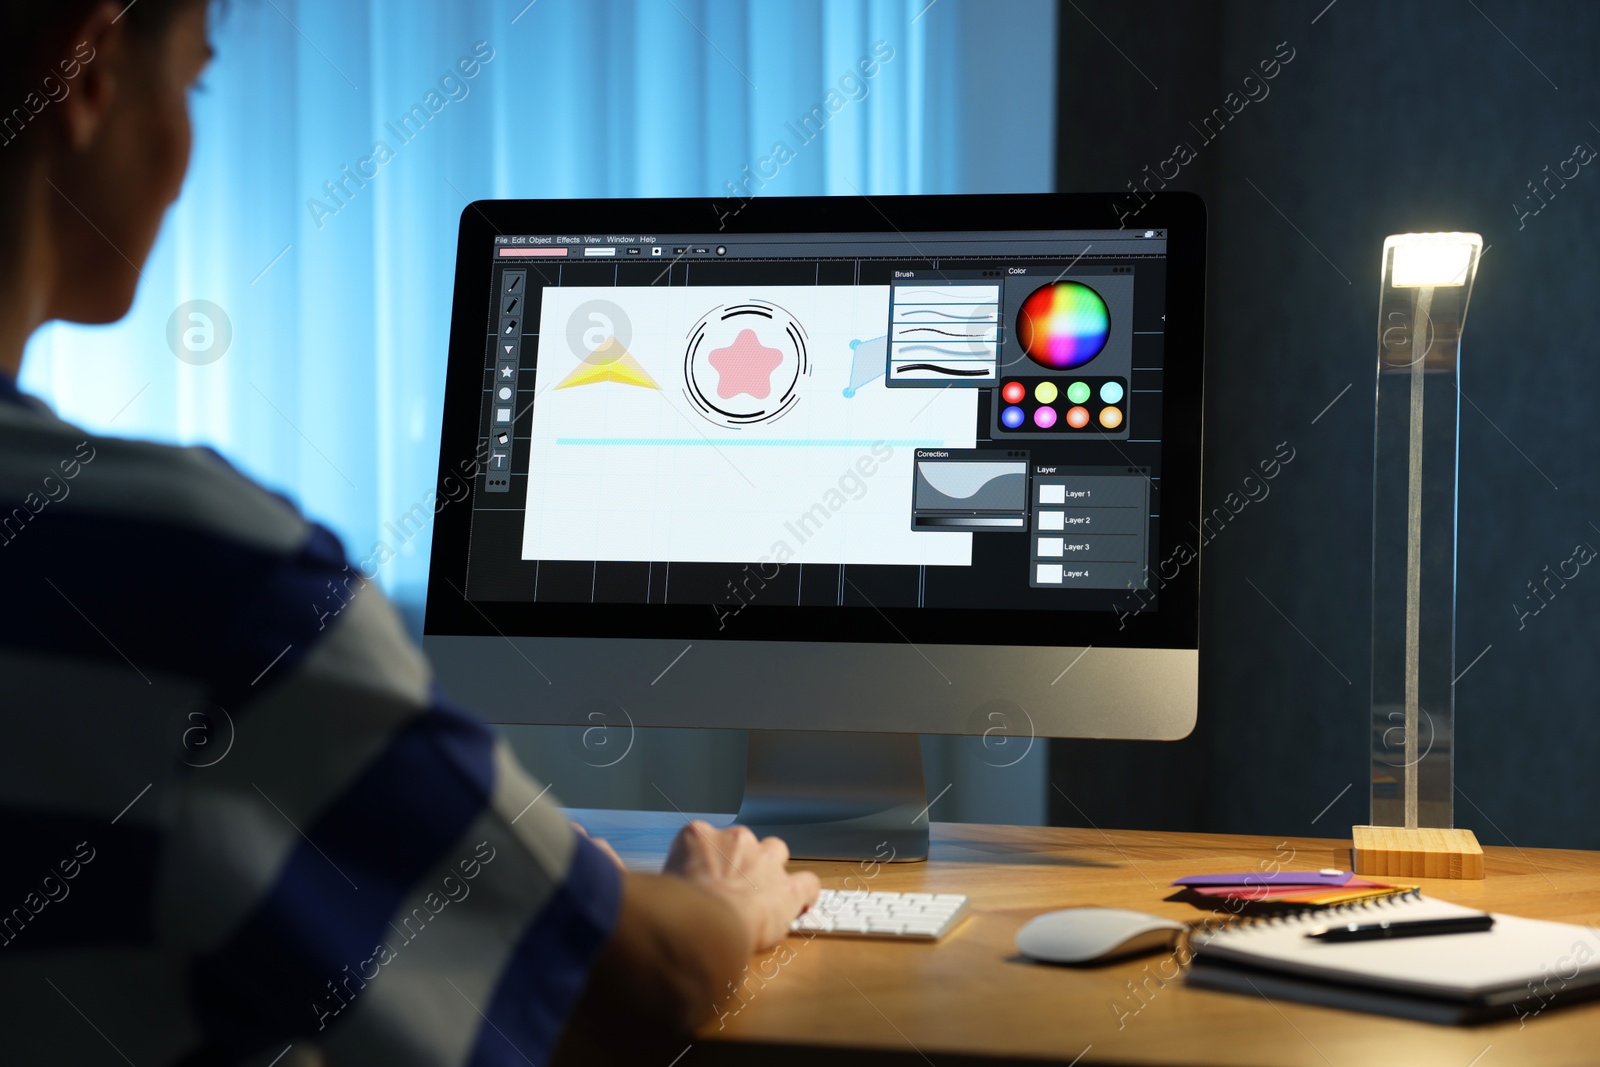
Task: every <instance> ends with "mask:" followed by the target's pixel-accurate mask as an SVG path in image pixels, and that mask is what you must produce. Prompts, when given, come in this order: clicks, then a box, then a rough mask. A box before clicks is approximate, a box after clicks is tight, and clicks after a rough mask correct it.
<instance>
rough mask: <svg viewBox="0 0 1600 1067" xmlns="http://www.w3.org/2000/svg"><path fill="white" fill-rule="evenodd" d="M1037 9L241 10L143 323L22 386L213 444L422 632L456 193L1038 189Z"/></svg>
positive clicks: (559, 0) (37, 371)
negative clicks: (374, 560) (818, 114)
mask: <svg viewBox="0 0 1600 1067" xmlns="http://www.w3.org/2000/svg"><path fill="white" fill-rule="evenodd" d="M1054 10H1055V5H1054V4H1053V3H1052V2H1051V0H932V2H930V0H533V2H531V3H530V2H528V0H453V2H450V3H442V2H433V3H428V2H424V0H337V2H331V3H330V2H327V0H231V2H230V3H228V4H226V5H225V7H224V10H223V11H222V12H221V14H220V15H219V17H218V20H217V22H216V25H215V29H214V39H215V44H216V47H217V53H218V57H217V60H216V62H215V63H214V65H213V68H212V70H211V71H210V72H209V73H208V74H207V75H206V78H205V84H204V86H203V88H202V89H201V90H199V91H198V92H197V93H196V95H195V96H194V99H193V105H194V106H193V111H194V118H195V128H196V140H195V151H194V157H193V161H192V165H191V168H190V173H189V178H188V182H187V185H186V186H185V189H184V192H183V195H182V197H181V198H180V200H179V201H178V202H177V203H176V204H175V205H174V207H173V208H172V211H171V215H170V217H169V219H168V222H167V226H166V228H165V230H164V232H163V235H162V237H161V240H160V241H159V243H158V244H157V246H156V248H155V250H154V252H153V254H152V256H151V258H150V261H149V263H148V264H147V265H146V267H145V269H144V282H143V284H142V286H141V287H140V290H139V296H138V300H137V303H136V305H135V307H134V309H133V312H132V313H131V314H130V315H129V316H128V317H127V318H126V319H125V320H124V321H122V322H121V323H118V324H116V325H114V326H110V327H103V328H83V327H73V326H65V325H55V326H51V327H48V328H46V329H45V330H43V331H41V332H40V333H39V335H37V336H36V338H35V339H34V340H33V342H32V343H31V344H30V346H29V349H28V352H27V355H26V359H25V361H24V365H23V374H22V381H21V385H22V387H23V389H24V390H26V391H29V392H33V393H35V394H37V395H40V396H42V397H44V398H45V399H47V400H48V401H50V402H51V403H52V404H53V405H54V406H55V407H56V409H57V411H58V412H59V413H60V414H61V415H62V416H63V417H64V418H67V419H69V420H73V421H76V422H79V423H82V424H84V425H86V426H88V427H90V428H91V429H93V430H96V431H99V432H103V433H111V434H120V435H126V436H137V437H145V438H154V439H158V440H165V441H172V442H179V443H204V444H209V445H211V446H213V447H215V448H216V449H217V450H218V451H220V452H221V453H222V454H224V455H225V456H227V457H228V458H229V459H230V460H232V461H233V462H234V463H235V464H237V465H238V466H240V467H241V468H242V469H244V470H245V471H246V472H247V473H249V474H251V475H252V476H254V477H256V478H258V479H260V480H261V481H263V482H265V483H266V484H268V485H270V486H272V487H274V488H277V489H279V490H281V491H283V492H286V493H287V494H288V495H289V496H291V497H292V498H294V499H295V500H296V501H297V502H298V503H300V505H301V506H302V507H303V508H304V509H305V510H306V511H307V513H308V514H310V515H311V516H312V517H314V518H316V519H318V520H320V521H322V522H324V523H327V524H328V525H329V526H331V527H332V528H333V529H334V530H335V531H336V532H337V533H338V534H339V535H340V536H341V537H342V538H343V540H344V542H345V546H346V549H347V550H348V551H349V552H350V554H351V555H352V556H354V557H356V558H362V557H366V556H368V555H370V554H371V549H372V547H373V546H374V544H375V543H376V542H377V541H378V540H379V539H380V538H382V539H383V540H385V541H386V542H387V543H388V544H389V545H390V547H391V548H392V549H394V550H396V551H397V553H398V554H397V556H396V557H395V558H394V559H393V560H391V561H390V562H389V563H388V564H386V565H385V566H384V568H383V569H382V570H381V571H380V573H379V576H378V578H379V581H380V582H381V583H382V584H383V585H384V586H385V587H386V588H387V589H388V591H389V592H390V594H391V595H392V596H394V597H395V598H396V600H398V601H399V602H400V603H401V605H402V607H403V608H407V609H408V613H409V614H410V615H411V616H412V618H413V620H414V619H415V616H416V613H417V610H418V608H419V607H420V604H421V601H422V599H423V593H424V588H425V584H426V580H427V561H428V549H429V538H430V534H431V530H421V531H417V530H415V528H414V526H413V525H411V524H409V523H402V522H401V521H400V520H401V517H402V516H406V515H408V514H409V513H410V512H411V511H412V508H413V505H416V504H418V503H420V502H423V501H424V500H425V499H426V497H427V495H428V493H429V491H430V490H431V488H432V487H433V485H434V483H435V480H436V477H437V464H438V433H439V422H440V408H441V404H442V397H443V378H444V369H445V361H446V343H447V331H448V327H449V316H450V306H451V286H452V281H453V270H454V258H455V250H456V230H457V222H458V218H459V215H460V213H461V211H462V210H463V209H464V208H465V207H466V205H467V204H468V203H469V202H470V201H472V200H475V199H480V198H507V197H519V198H520V197H627V196H717V195H727V194H728V193H729V191H730V188H731V189H733V190H735V191H738V192H740V194H741V195H746V194H748V193H749V192H756V193H758V194H760V195H811V194H843V195H852V194H857V193H864V194H867V195H878V194H896V193H924V192H926V193H949V192H1010V191H1016V192H1027V191H1042V190H1046V189H1048V188H1049V187H1050V177H1051V166H1052V152H1053V146H1052V143H1051V136H1050V134H1049V131H1050V130H1052V129H1053V127H1054V118H1053V116H1054V100H1055V85H1054V50H1055V31H1054V22H1055V18H1054ZM874 60H876V64H875V68H876V69H874V70H873V73H872V74H871V76H866V75H864V74H863V73H862V69H863V68H862V67H861V63H862V62H863V61H867V63H868V66H869V67H872V66H873V65H874V64H873V62H872V61H874ZM830 94H833V96H832V97H831V100H832V102H833V103H836V104H838V105H839V106H838V107H837V109H834V108H832V107H829V103H830ZM819 105H820V106H823V107H824V108H825V109H826V110H828V112H829V114H830V118H829V120H828V122H827V124H826V126H825V127H824V128H823V129H822V130H821V131H820V132H818V131H815V130H814V129H812V128H810V127H807V126H806V125H805V124H804V123H803V121H802V120H803V118H804V117H805V116H807V115H808V114H810V113H811V112H812V110H813V109H814V108H816V107H818V106H819ZM779 142H783V143H784V144H785V145H786V146H787V147H788V149H789V151H788V152H787V153H781V154H777V155H779V156H780V157H781V158H782V162H781V163H777V162H774V161H773V157H774V155H775V152H774V149H775V147H776V145H777V144H778V143H779ZM79 251H81V252H82V253H83V254H86V255H101V254H105V255H115V254H117V253H116V252H115V251H114V250H112V249H110V248H93V247H91V248H85V249H81V250H79ZM424 510H426V509H424ZM397 530H398V531H400V535H399V536H397V535H396V532H395V531H397Z"/></svg>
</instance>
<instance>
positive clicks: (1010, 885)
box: [572, 811, 1600, 1067]
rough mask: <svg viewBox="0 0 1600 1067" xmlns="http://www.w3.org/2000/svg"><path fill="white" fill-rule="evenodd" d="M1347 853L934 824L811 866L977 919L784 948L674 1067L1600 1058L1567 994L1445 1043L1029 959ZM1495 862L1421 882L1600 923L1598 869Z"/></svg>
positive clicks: (1592, 1028)
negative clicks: (1229, 875) (1040, 945)
mask: <svg viewBox="0 0 1600 1067" xmlns="http://www.w3.org/2000/svg"><path fill="white" fill-rule="evenodd" d="M572 815H573V817H574V818H575V819H577V820H578V821H579V822H581V823H583V824H584V826H586V827H587V828H588V829H589V831H590V832H591V833H593V834H594V835H595V836H599V837H605V838H607V839H609V840H610V841H611V843H612V845H613V846H615V847H616V849H617V851H618V853H619V854H621V856H622V857H623V859H624V861H625V862H627V863H628V864H629V866H637V867H640V868H648V869H655V868H658V867H659V866H660V863H661V859H662V857H664V856H665V854H666V850H667V845H668V843H669V841H670V840H671V836H672V834H673V833H675V832H676V831H677V829H678V828H679V827H680V826H682V824H683V821H684V820H683V818H682V817H681V816H679V815H677V814H675V813H670V812H669V813H656V812H614V811H575V812H572ZM706 818H709V819H710V820H711V821H712V822H715V823H718V824H724V823H726V822H728V821H729V818H728V817H727V816H706ZM1349 848H1350V843H1349V842H1348V841H1337V840H1332V839H1326V838H1303V837H1295V838H1287V839H1285V838H1271V837H1236V836H1230V835H1225V834H1178V833H1148V832H1137V831H1117V830H1110V831H1105V832H1102V831H1099V830H1093V829H1077V828H1064V827H1025V826H982V825H969V824H957V823H934V824H933V827H932V856H931V859H930V861H929V862H927V863H907V864H885V865H881V866H878V867H876V868H875V869H873V868H867V869H863V868H862V867H861V866H859V865H857V864H854V863H813V862H810V861H803V862H797V863H796V864H795V865H794V866H795V867H797V868H800V867H804V868H810V869H812V870H815V871H816V872H817V873H818V874H819V875H820V876H821V878H822V884H823V886H824V888H867V889H873V890H889V891H896V892H927V893H965V894H967V895H968V896H969V897H971V898H972V916H971V918H969V919H968V920H966V921H965V922H964V923H963V924H962V925H961V926H959V927H957V929H956V930H955V931H954V932H952V933H951V934H950V935H949V936H948V937H947V938H946V939H945V940H944V941H943V942H941V943H940V944H937V945H928V944H914V943H913V944H899V943H884V942H881V941H877V942H875V941H857V940H844V939H840V940H829V939H824V938H816V939H813V940H810V941H806V940H804V939H801V938H791V939H790V940H789V941H788V942H786V944H787V945H788V948H787V949H786V950H785V949H780V950H779V951H778V952H776V953H767V954H763V955H762V956H759V957H757V958H756V959H755V960H752V961H751V967H750V973H751V975H752V976H753V977H751V978H750V979H748V980H747V981H746V983H745V993H744V997H743V1006H742V1007H741V1002H740V1001H739V1000H735V999H733V998H731V997H730V998H729V1000H728V1002H727V1003H725V1004H723V1005H720V1006H719V1011H722V1012H726V1013H727V1014H726V1015H724V1016H723V1018H722V1020H721V1025H720V1026H719V1023H718V1022H717V1021H715V1020H714V1021H713V1022H711V1023H710V1024H708V1025H707V1026H706V1027H705V1028H704V1029H703V1030H702V1031H701V1033H700V1034H699V1035H697V1037H696V1039H695V1043H694V1044H693V1045H692V1046H691V1047H690V1049H688V1050H687V1051H686V1054H685V1055H684V1056H683V1058H682V1060H681V1062H680V1063H679V1064H678V1067H699V1065H704V1064H715V1063H733V1062H754V1061H755V1060H756V1058H757V1056H759V1058H760V1062H762V1063H764V1064H772V1065H784V1064H791V1063H793V1064H799V1063H807V1064H813V1065H814V1064H817V1063H819V1062H820V1063H824V1064H826V1065H827V1067H841V1065H843V1064H846V1063H857V1062H861V1063H866V1062H871V1063H872V1064H874V1065H875V1067H883V1065H887V1064H899V1063H915V1064H926V1063H932V1064H938V1065H939V1067H951V1065H959V1064H979V1063H997V1062H1005V1061H1007V1060H1009V1059H1016V1060H1022V1061H1027V1062H1042V1063H1061V1064H1077V1067H1091V1065H1093V1064H1145V1065H1148V1064H1195V1065H1200V1064H1204V1065H1218V1067H1222V1065H1227V1067H1250V1065H1272V1067H1287V1065H1301V1064H1304V1065H1307V1067H1346V1065H1350V1067H1378V1065H1379V1064H1382V1063H1394V1064H1406V1065H1407V1067H1432V1065H1438V1067H1469V1065H1471V1067H1501V1065H1504V1064H1518V1065H1521V1064H1544V1063H1552V1064H1554V1063H1560V1064H1579V1063H1582V1064H1592V1063H1595V1062H1600V1049H1597V1047H1596V1046H1597V1045H1600V1002H1591V1003H1588V1004H1577V1005H1567V1006H1563V1005H1562V1004H1561V1003H1560V997H1559V995H1557V997H1556V999H1555V1000H1554V1001H1552V1002H1551V1004H1550V1007H1549V1008H1548V1009H1547V1010H1546V1011H1544V1012H1543V1013H1542V1014H1540V1015H1538V1016H1537V1017H1532V1018H1529V1019H1527V1020H1526V1021H1525V1022H1519V1021H1518V1020H1515V1019H1512V1020H1509V1021H1505V1022H1497V1023H1491V1024H1485V1025H1481V1026H1475V1027H1442V1026H1433V1025H1428V1024H1424V1023H1412V1022H1406V1021H1403V1020H1399V1019H1389V1018H1384V1017H1381V1016H1371V1015H1361V1014H1355V1013H1350V1012H1343V1011H1337V1010H1333V1009H1329V1008H1317V1007H1311V1006H1309V1005H1301V1004H1294V1003H1290V1002H1287V1001H1277V1000H1273V1001H1269V1000H1267V999H1265V998H1263V997H1246V996H1238V995H1234V994H1227V993H1217V992H1211V991H1207V990H1201V989H1191V988H1187V987H1186V986H1185V985H1184V983H1183V980H1182V979H1181V978H1179V979H1178V980H1177V981H1167V982H1165V983H1163V982H1161V981H1160V974H1162V973H1166V974H1170V973H1171V966H1170V964H1168V965H1167V966H1166V967H1162V963H1163V961H1165V960H1169V959H1170V954H1168V955H1152V956H1145V957H1142V958H1140V959H1136V960H1131V961H1127V962H1124V963H1120V964H1112V965H1110V966H1105V967H1099V968H1092V969H1068V968H1057V967H1042V966H1039V965H1036V964H1031V963H1027V962H1025V961H1023V960H1021V959H1020V958H1019V957H1018V956H1017V953H1016V942H1015V938H1016V932H1017V929H1018V928H1019V927H1020V926H1021V925H1022V924H1023V923H1024V922H1026V921H1027V920H1028V919H1030V918H1032V917H1033V916H1035V915H1037V914H1039V913H1040V912H1043V911H1049V910H1052V909H1055V908H1064V907H1070V906H1073V905H1080V904H1097V905H1108V906H1115V907H1129V908H1137V909H1139V910H1142V911H1149V912H1153V913H1155V914H1158V915H1170V916H1172V917H1173V918H1176V919H1195V918H1199V917H1201V915H1202V914H1203V913H1202V912H1200V911H1199V910H1198V909H1196V908H1195V907H1194V906H1192V905H1190V904H1188V903H1184V902H1169V901H1168V900H1167V899H1166V898H1167V897H1169V896H1171V895H1172V892H1173V890H1172V889H1171V887H1170V886H1169V885H1168V883H1170V882H1171V881H1172V880H1173V879H1174V878H1180V877H1182V876H1183V875H1186V874H1202V873H1207V872H1219V873H1220V872H1229V871H1247V870H1254V869H1261V867H1260V865H1261V864H1262V863H1263V861H1271V860H1273V859H1274V858H1275V857H1276V858H1279V859H1280V860H1281V861H1282V862H1283V866H1284V869H1288V870H1295V869H1298V870H1316V869H1318V868H1322V867H1340V868H1343V869H1346V870H1348V869H1349V866H1350V854H1349ZM1484 852H1485V867H1486V869H1487V871H1488V877H1487V878H1486V879H1485V880H1483V881H1478V882H1459V881H1454V882H1453V881H1446V880H1443V879H1421V884H1422V885H1423V887H1424V891H1425V892H1426V893H1428V894H1430V895H1432V896H1436V897H1439V898H1441V899H1444V900H1452V901H1456V902H1458V903H1461V904H1466V905H1470V906H1473V907H1478V908H1484V909H1487V910H1494V911H1503V912H1509V913H1514V914H1518V915H1527V916H1531V917H1534V918H1541V919H1560V920H1565V921H1569V922H1579V923H1589V922H1595V921H1600V853H1592V852H1571V851H1562V850H1555V849H1517V848H1497V847H1489V848H1485V849H1484ZM852 876H854V877H852ZM847 878H850V879H851V881H850V884H849V886H848V887H847V886H846V884H845V880H846V879H847ZM1146 968H1148V971H1147V970H1146ZM1130 983H1131V985H1130ZM1135 988H1137V990H1138V994H1139V995H1137V996H1136V995H1135V991H1134V990H1135ZM818 1053H822V1054H823V1055H825V1056H826V1057H827V1058H826V1059H824V1060H819V1059H818Z"/></svg>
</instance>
